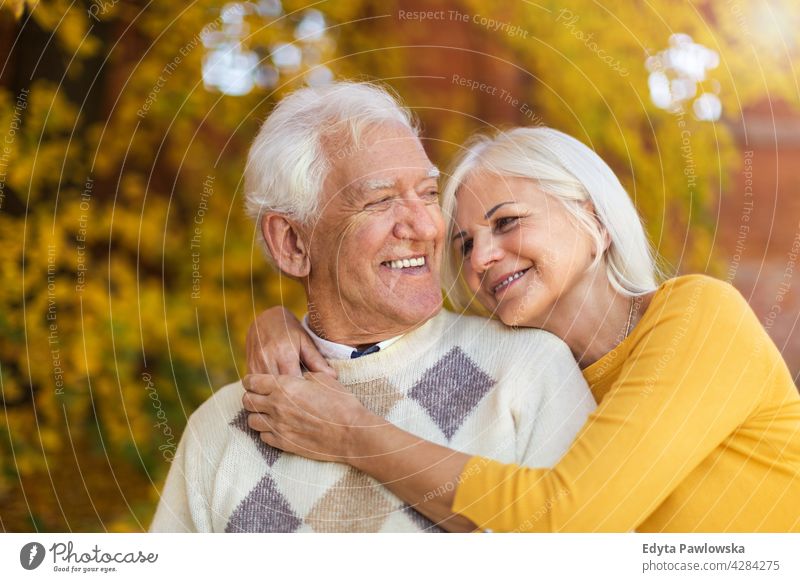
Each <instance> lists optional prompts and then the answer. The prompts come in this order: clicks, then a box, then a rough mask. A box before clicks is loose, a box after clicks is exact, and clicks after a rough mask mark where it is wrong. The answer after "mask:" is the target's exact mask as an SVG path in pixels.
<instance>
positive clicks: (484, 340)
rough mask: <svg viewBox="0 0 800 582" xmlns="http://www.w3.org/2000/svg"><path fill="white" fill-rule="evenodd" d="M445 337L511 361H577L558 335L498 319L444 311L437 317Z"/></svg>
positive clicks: (532, 363) (453, 341) (534, 363)
mask: <svg viewBox="0 0 800 582" xmlns="http://www.w3.org/2000/svg"><path fill="white" fill-rule="evenodd" d="M437 324H438V325H439V326H440V327H441V328H442V331H443V334H442V335H443V337H447V338H448V339H449V341H450V342H452V343H454V344H459V345H462V346H467V347H470V348H472V349H470V350H469V351H474V350H480V351H481V352H487V351H488V352H491V353H492V354H493V355H494V357H493V359H497V356H498V355H499V356H501V359H503V358H502V357H503V356H505V357H507V358H508V359H510V360H513V361H517V362H523V361H527V362H529V363H530V364H531V365H537V362H541V361H542V358H547V359H552V358H554V357H555V358H558V357H562V358H565V359H570V360H572V361H574V358H573V356H572V353H571V352H570V350H569V348H568V347H567V345H566V344H565V343H564V342H563V341H562V340H561V339H560V338H558V337H557V336H555V335H553V334H552V333H550V332H547V331H544V330H542V329H536V328H532V327H509V326H507V325H504V324H503V323H502V322H501V321H498V320H496V319H488V318H485V317H480V316H477V315H466V314H463V313H453V312H451V311H445V310H442V312H441V313H440V314H439V315H438V316H437Z"/></svg>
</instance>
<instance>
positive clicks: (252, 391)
mask: <svg viewBox="0 0 800 582" xmlns="http://www.w3.org/2000/svg"><path fill="white" fill-rule="evenodd" d="M243 383H244V386H245V388H246V389H247V392H245V394H244V396H243V397H242V403H243V404H244V407H245V408H246V409H247V410H248V411H250V412H251V413H252V414H250V415H249V416H248V418H247V424H248V425H249V426H250V428H252V429H253V430H257V431H259V432H260V433H261V440H263V441H264V442H265V443H267V444H268V445H270V446H273V447H275V448H278V449H281V450H284V451H287V452H289V453H294V454H297V455H301V456H303V457H308V458H310V459H316V460H318V461H333V462H337V463H347V464H349V465H351V466H352V467H355V468H356V469H358V470H359V471H363V472H365V473H367V474H368V475H370V476H372V477H374V478H375V479H376V480H378V481H380V482H381V483H383V484H384V485H386V487H387V488H388V489H389V490H391V491H392V492H393V493H394V494H395V495H397V496H398V497H400V498H401V499H402V500H404V501H405V502H406V503H408V504H409V505H411V506H412V507H414V508H415V509H416V510H417V511H419V512H420V513H422V514H424V515H425V516H427V517H428V518H429V519H431V520H433V521H434V522H436V523H438V524H439V525H440V526H441V527H443V528H444V529H446V530H448V531H462V532H466V531H472V530H474V529H475V524H474V523H472V522H471V521H470V520H469V519H467V518H465V517H462V516H460V515H454V514H453V513H452V511H451V509H450V508H451V507H452V504H453V498H454V491H455V488H456V485H457V484H458V483H459V475H460V474H461V472H462V471H463V469H464V466H465V465H466V463H467V461H468V460H469V456H468V455H466V454H464V453H459V452H456V451H453V450H450V449H448V448H445V447H442V446H439V445H436V444H434V443H430V442H427V441H424V440H422V439H421V438H419V437H417V436H414V435H412V434H411V433H407V432H405V431H404V430H401V429H399V428H398V427H396V426H394V425H393V424H392V423H390V422H388V421H386V420H385V419H383V418H381V417H379V416H376V415H374V414H372V413H371V412H370V411H368V410H367V409H366V408H364V406H363V405H362V404H361V402H359V400H358V399H357V398H356V397H355V396H353V395H352V394H350V393H349V392H347V391H346V390H345V388H344V387H343V386H342V385H341V384H339V382H337V381H336V380H335V379H333V378H331V377H330V376H329V375H327V374H320V373H307V374H304V376H303V377H302V378H296V377H294V376H270V375H265V374H251V375H249V376H245V378H244V380H243Z"/></svg>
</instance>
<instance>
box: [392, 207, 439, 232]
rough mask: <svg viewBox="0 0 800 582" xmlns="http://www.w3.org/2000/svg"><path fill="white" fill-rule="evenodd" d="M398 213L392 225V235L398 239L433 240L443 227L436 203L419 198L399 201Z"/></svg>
mask: <svg viewBox="0 0 800 582" xmlns="http://www.w3.org/2000/svg"><path fill="white" fill-rule="evenodd" d="M400 206H401V207H402V208H400V209H399V211H400V215H399V216H398V217H397V222H395V225H394V235H395V236H396V237H397V238H399V239H411V240H435V239H436V238H437V237H438V236H439V231H440V230H441V229H442V228H443V226H442V220H441V216H440V214H441V209H440V208H439V205H438V204H431V203H427V202H425V201H424V200H421V199H419V198H414V199H406V200H403V201H402V202H401V203H400Z"/></svg>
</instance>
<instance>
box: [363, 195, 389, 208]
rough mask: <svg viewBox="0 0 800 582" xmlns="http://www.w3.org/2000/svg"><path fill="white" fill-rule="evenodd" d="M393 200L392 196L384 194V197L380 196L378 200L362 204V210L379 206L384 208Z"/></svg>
mask: <svg viewBox="0 0 800 582" xmlns="http://www.w3.org/2000/svg"><path fill="white" fill-rule="evenodd" d="M392 200H394V196H386V197H385V198H381V199H379V200H374V201H372V202H370V203H368V204H366V205H365V206H364V210H370V209H372V210H375V209H380V208H386V207H387V206H389V204H390V203H391V202H392Z"/></svg>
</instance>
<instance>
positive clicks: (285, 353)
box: [275, 345, 303, 377]
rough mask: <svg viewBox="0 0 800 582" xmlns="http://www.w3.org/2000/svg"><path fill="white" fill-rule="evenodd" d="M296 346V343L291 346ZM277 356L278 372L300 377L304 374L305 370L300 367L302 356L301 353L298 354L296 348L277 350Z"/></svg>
mask: <svg viewBox="0 0 800 582" xmlns="http://www.w3.org/2000/svg"><path fill="white" fill-rule="evenodd" d="M290 347H291V348H294V345H292V346H290ZM275 357H276V360H277V366H276V367H277V373H278V374H280V375H283V376H296V377H300V376H302V375H303V371H302V370H301V369H300V358H301V357H302V356H301V354H298V353H297V352H296V351H294V349H290V350H287V349H285V348H284V349H283V350H276V351H275Z"/></svg>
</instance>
